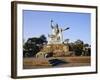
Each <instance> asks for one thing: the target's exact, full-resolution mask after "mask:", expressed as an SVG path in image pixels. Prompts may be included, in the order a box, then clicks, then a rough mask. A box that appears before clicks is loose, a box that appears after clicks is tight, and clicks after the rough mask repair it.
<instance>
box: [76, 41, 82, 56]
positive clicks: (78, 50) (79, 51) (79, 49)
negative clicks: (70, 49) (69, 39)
mask: <svg viewBox="0 0 100 80" xmlns="http://www.w3.org/2000/svg"><path fill="white" fill-rule="evenodd" d="M83 44H84V42H83V41H82V40H77V41H75V45H74V51H75V55H77V56H80V55H82V52H83Z"/></svg>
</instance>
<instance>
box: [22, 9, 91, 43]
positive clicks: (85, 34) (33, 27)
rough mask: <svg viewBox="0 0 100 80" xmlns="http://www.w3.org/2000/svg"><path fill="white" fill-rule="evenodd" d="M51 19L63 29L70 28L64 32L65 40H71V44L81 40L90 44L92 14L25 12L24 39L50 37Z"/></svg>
mask: <svg viewBox="0 0 100 80" xmlns="http://www.w3.org/2000/svg"><path fill="white" fill-rule="evenodd" d="M51 19H52V20H53V21H54V24H56V23H58V25H59V27H61V28H66V27H70V29H69V30H67V31H65V32H63V35H64V39H70V42H73V41H76V40H77V39H80V40H83V41H84V42H85V43H89V44H90V42H91V25H90V24H91V23H90V20H91V14H90V13H75V12H50V11H32V10H23V38H24V39H25V40H27V39H28V38H31V37H39V36H40V35H42V34H44V35H45V36H46V37H48V34H50V33H51V30H52V29H51V27H50V21H51Z"/></svg>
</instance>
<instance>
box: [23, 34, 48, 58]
mask: <svg viewBox="0 0 100 80" xmlns="http://www.w3.org/2000/svg"><path fill="white" fill-rule="evenodd" d="M46 43H47V39H46V37H45V35H41V36H40V37H39V38H37V37H33V38H28V40H27V41H26V42H25V43H24V45H23V56H24V57H33V56H35V55H36V54H37V53H38V52H39V51H40V50H41V48H42V47H43V45H44V44H46Z"/></svg>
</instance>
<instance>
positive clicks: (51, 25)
mask: <svg viewBox="0 0 100 80" xmlns="http://www.w3.org/2000/svg"><path fill="white" fill-rule="evenodd" d="M52 22H53V20H51V28H52V29H53V28H54V27H53V25H52Z"/></svg>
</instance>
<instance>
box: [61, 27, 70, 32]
mask: <svg viewBox="0 0 100 80" xmlns="http://www.w3.org/2000/svg"><path fill="white" fill-rule="evenodd" d="M68 29H70V27H67V28H65V29H62V31H66V30H68Z"/></svg>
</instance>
